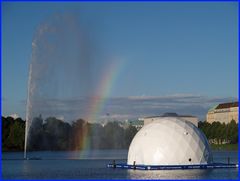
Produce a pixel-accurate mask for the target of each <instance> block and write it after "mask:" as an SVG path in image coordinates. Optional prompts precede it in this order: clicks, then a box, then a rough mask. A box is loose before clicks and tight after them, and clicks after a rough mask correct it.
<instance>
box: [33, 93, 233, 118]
mask: <svg viewBox="0 0 240 181" xmlns="http://www.w3.org/2000/svg"><path fill="white" fill-rule="evenodd" d="M89 99H90V98H89V97H82V98H75V99H62V100H61V99H45V100H41V101H39V102H37V103H35V104H34V105H35V106H36V107H37V111H38V113H39V114H42V115H43V116H44V117H47V116H56V117H61V118H64V119H65V121H72V120H75V119H77V118H84V115H86V112H87V111H88V110H89V109H90V108H91V107H92V105H90V104H89ZM236 100H237V98H234V97H207V96H202V95H192V94H174V95H167V96H130V97H112V98H108V99H106V100H103V99H101V98H98V101H97V102H99V104H101V105H102V110H101V112H100V114H99V115H98V117H97V118H98V120H99V121H100V120H106V119H108V120H126V119H137V118H139V117H145V116H157V115H161V114H163V113H166V112H176V113H178V114H188V115H194V116H197V117H198V118H199V119H200V120H204V119H205V116H206V113H207V111H208V110H209V109H210V108H211V107H213V106H215V105H216V104H219V103H223V102H231V101H236Z"/></svg>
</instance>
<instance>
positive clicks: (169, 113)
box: [145, 112, 196, 119]
mask: <svg viewBox="0 0 240 181" xmlns="http://www.w3.org/2000/svg"><path fill="white" fill-rule="evenodd" d="M159 117H192V118H195V117H196V116H192V115H179V114H177V113H173V112H168V113H164V114H163V115H161V116H149V117H145V119H147V118H159Z"/></svg>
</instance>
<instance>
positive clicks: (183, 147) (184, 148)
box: [128, 117, 212, 165]
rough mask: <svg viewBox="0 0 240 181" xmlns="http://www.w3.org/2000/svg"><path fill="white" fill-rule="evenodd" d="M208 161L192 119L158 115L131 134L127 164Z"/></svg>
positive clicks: (205, 146)
mask: <svg viewBox="0 0 240 181" xmlns="http://www.w3.org/2000/svg"><path fill="white" fill-rule="evenodd" d="M209 163H212V153H211V149H210V147H209V144H208V141H207V139H206V137H205V135H204V134H203V133H202V132H201V131H200V130H199V129H198V128H197V127H196V126H195V125H193V124H192V123H190V122H188V121H185V120H182V119H179V118H174V117H162V118H159V119H157V120H155V121H153V122H151V123H150V124H147V125H145V126H144V127H143V128H142V129H141V130H140V131H139V132H138V133H137V134H136V135H135V137H134V138H133V140H132V142H131V144H130V147H129V151H128V165H134V164H135V165H192V164H209Z"/></svg>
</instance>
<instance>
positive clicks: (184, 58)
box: [2, 2, 238, 119]
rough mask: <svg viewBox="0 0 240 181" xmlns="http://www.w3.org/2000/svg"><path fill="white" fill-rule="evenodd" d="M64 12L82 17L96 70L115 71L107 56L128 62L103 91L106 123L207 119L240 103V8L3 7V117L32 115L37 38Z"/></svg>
mask: <svg viewBox="0 0 240 181" xmlns="http://www.w3.org/2000/svg"><path fill="white" fill-rule="evenodd" d="M56 14H71V15H73V16H74V17H77V18H78V19H79V21H80V25H81V27H83V29H84V30H85V31H87V32H88V36H89V37H90V39H91V43H92V46H93V48H92V49H94V51H92V54H94V55H95V56H101V57H102V58H100V59H99V60H98V62H97V63H96V65H95V69H94V70H96V72H97V70H98V68H99V67H101V68H102V69H103V70H104V69H105V70H106V71H108V69H109V64H110V63H109V61H108V60H107V59H108V58H106V59H104V58H103V57H114V58H115V59H120V60H122V62H123V63H121V65H120V66H118V67H116V69H114V72H115V73H113V74H109V75H107V76H108V77H111V76H114V77H112V78H109V82H108V84H106V85H102V86H106V87H105V88H106V91H105V93H103V94H104V96H107V97H109V99H108V100H107V101H105V104H104V106H102V114H101V115H99V117H105V115H106V114H105V113H106V112H110V113H111V116H112V119H118V118H120V119H127V118H137V117H140V116H149V115H153V114H154V115H156V114H160V113H164V112H172V111H174V112H178V113H183V114H194V115H197V116H198V117H200V118H202V119H204V116H205V114H206V112H207V110H208V109H209V108H210V107H212V106H214V105H215V104H217V103H221V102H226V101H233V100H237V97H238V4H237V2H191V3H189V2H178V3H176V2H171V3H166V2H165V3H164V2H151V3H130V2H122V3H119V2H118V3H113V2H106V3H97V2H92V3H83V2H77V3H66V2H61V3H50V2H41V3H37V2H34V3H33V2H32V3H30V2H21V3H18V2H3V3H2V114H3V115H10V114H13V113H17V114H18V115H20V116H21V117H23V118H24V117H25V114H26V99H27V86H28V74H29V65H30V63H31V55H32V48H33V40H34V37H35V36H36V32H37V30H38V29H39V27H41V24H42V23H44V22H46V21H48V20H49V19H51V17H52V16H54V15H56ZM99 69H100V68H99ZM60 76H61V75H60ZM92 76H93V77H103V76H102V75H101V73H94V72H93V73H92ZM97 82H100V84H101V81H100V80H99V79H97V78H96V80H95V84H97ZM107 86H108V88H107ZM105 88H103V89H104V90H105ZM75 103H76V102H75ZM56 104H57V103H56ZM78 104H79V103H78ZM78 104H77V105H76V106H79V107H81V106H80V105H78ZM64 105H65V108H66V107H67V106H69V100H68V102H67V103H66V102H65V104H64ZM70 105H71V104H70ZM66 110H67V109H66Z"/></svg>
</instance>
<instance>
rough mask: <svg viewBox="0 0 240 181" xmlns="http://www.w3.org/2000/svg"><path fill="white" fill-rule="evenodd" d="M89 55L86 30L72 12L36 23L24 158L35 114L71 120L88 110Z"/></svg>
mask: <svg viewBox="0 0 240 181" xmlns="http://www.w3.org/2000/svg"><path fill="white" fill-rule="evenodd" d="M90 59H91V58H90V54H89V40H88V37H87V34H86V33H85V30H84V29H83V28H82V27H80V25H79V20H78V19H77V18H76V17H75V16H73V15H69V14H68V15H66V14H57V15H54V16H52V17H51V18H50V19H48V20H47V21H45V22H44V23H42V24H41V25H40V26H39V27H38V29H37V31H36V33H35V35H34V38H33V41H32V57H31V62H30V67H29V77H28V95H27V106H26V128H25V145H24V158H26V157H27V150H28V144H29V140H30V139H31V135H30V133H29V130H30V128H31V126H32V124H33V119H34V118H35V117H37V116H39V115H41V116H42V117H44V118H46V117H49V116H55V117H57V118H59V119H62V120H67V121H72V120H74V119H76V118H79V117H82V118H84V116H85V114H86V112H88V106H87V105H88V102H89V99H88V97H89V96H90V95H91V90H92V88H91V69H90V68H91V60H90ZM79 102H81V104H79Z"/></svg>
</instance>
